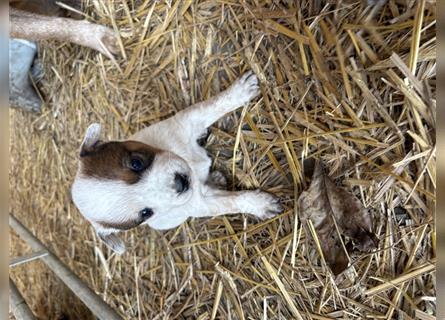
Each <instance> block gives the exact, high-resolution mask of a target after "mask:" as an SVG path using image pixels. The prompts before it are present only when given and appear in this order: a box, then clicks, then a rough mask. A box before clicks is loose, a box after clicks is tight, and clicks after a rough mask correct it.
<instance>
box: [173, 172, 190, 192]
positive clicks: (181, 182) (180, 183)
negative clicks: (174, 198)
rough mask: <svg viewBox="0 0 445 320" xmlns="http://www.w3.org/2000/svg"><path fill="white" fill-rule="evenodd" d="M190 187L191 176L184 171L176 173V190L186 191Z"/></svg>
mask: <svg viewBox="0 0 445 320" xmlns="http://www.w3.org/2000/svg"><path fill="white" fill-rule="evenodd" d="M189 187H190V181H189V177H188V176H187V175H185V174H182V173H175V190H176V191H177V192H178V193H184V192H186V191H187V190H188V189H189Z"/></svg>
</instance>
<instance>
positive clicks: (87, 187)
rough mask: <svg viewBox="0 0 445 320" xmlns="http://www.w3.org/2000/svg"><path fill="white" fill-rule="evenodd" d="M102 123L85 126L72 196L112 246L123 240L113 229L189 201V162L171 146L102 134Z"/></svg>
mask: <svg viewBox="0 0 445 320" xmlns="http://www.w3.org/2000/svg"><path fill="white" fill-rule="evenodd" d="M99 138H100V125H99V124H97V123H95V124H92V125H90V126H89V127H88V129H87V131H86V133H85V137H84V139H83V142H82V145H81V148H80V163H79V170H78V172H77V175H76V178H75V180H74V184H73V187H72V190H71V191H72V197H73V201H74V203H75V204H76V206H77V208H78V209H79V211H80V212H81V213H82V214H83V215H84V217H85V218H87V219H88V220H89V221H90V222H91V224H92V225H93V226H94V228H95V229H96V232H97V234H98V236H99V237H100V238H101V239H102V240H103V241H104V242H105V243H106V244H107V245H108V246H109V247H110V248H111V249H113V250H114V251H116V252H117V253H123V252H124V251H125V245H124V243H123V242H122V240H121V239H119V238H118V237H117V236H116V232H119V231H123V230H129V229H132V228H134V227H137V226H138V225H140V224H143V223H149V222H150V219H153V218H154V217H156V215H157V214H158V213H159V212H161V211H162V212H165V211H166V210H167V211H168V210H169V208H174V207H177V206H180V205H182V204H184V203H185V202H187V201H188V200H189V199H190V197H191V193H192V190H191V189H190V185H191V183H190V173H191V170H190V167H189V166H188V165H187V163H186V162H185V161H184V160H183V159H182V158H180V157H179V156H177V155H175V154H174V153H172V152H168V151H164V150H160V149H156V148H153V147H151V146H149V145H147V144H144V143H142V142H138V141H109V142H104V141H101V140H100V139H99Z"/></svg>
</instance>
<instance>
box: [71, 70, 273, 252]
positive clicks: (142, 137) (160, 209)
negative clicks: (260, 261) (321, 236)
mask: <svg viewBox="0 0 445 320" xmlns="http://www.w3.org/2000/svg"><path fill="white" fill-rule="evenodd" d="M258 89H259V88H258V80H257V78H256V76H255V75H253V74H252V73H246V74H245V75H244V76H243V77H241V78H240V79H238V80H237V81H236V82H235V83H234V84H233V85H232V86H231V87H229V88H228V89H227V90H226V91H224V92H222V93H220V94H219V95H217V96H216V97H214V98H212V99H211V100H208V101H205V102H201V103H198V104H196V105H194V106H191V107H189V108H187V109H185V110H183V111H181V112H179V113H177V114H176V115H175V116H173V117H171V118H169V119H167V120H165V121H162V122H159V123H156V124H154V125H152V126H149V127H147V128H144V129H143V130H141V131H139V132H138V133H136V134H135V135H133V136H132V137H130V138H129V140H136V141H140V142H143V143H145V144H148V145H150V146H152V147H155V148H158V149H161V150H164V151H163V152H162V153H161V154H159V155H157V156H156V157H155V160H154V162H153V164H152V166H151V168H150V170H148V172H146V173H144V175H143V177H142V179H141V180H140V181H139V182H137V183H136V184H133V185H127V184H126V183H124V182H121V181H114V180H99V179H94V178H90V177H88V178H87V177H84V176H82V175H81V174H80V173H78V175H77V176H76V179H75V182H74V185H73V188H72V195H73V200H74V202H75V204H76V205H77V207H78V208H79V210H80V211H81V213H82V214H83V215H84V216H85V217H86V218H87V219H88V220H89V221H91V222H92V224H93V226H95V227H96V230H97V231H98V233H99V235H101V238H102V239H103V240H104V241H105V242H106V243H107V244H108V245H110V247H112V248H113V249H114V250H115V251H117V252H119V253H122V252H123V251H124V250H125V246H124V245H123V243H120V242H119V239H118V238H116V237H114V236H113V237H112V238H111V240H110V241H108V239H107V237H109V236H110V235H111V234H113V233H114V232H117V231H119V230H115V229H110V228H108V229H104V228H102V227H100V226H99V225H98V224H97V223H96V222H97V221H109V222H120V221H125V220H128V219H131V218H134V219H136V218H137V215H138V212H139V211H140V210H141V209H143V208H145V207H149V208H152V210H153V212H154V215H153V216H152V217H151V218H149V219H148V220H146V221H145V222H144V224H148V225H149V226H150V227H152V228H154V229H170V228H174V227H176V226H178V225H180V224H181V223H183V222H184V221H185V220H186V219H187V218H188V217H212V216H217V215H222V214H230V213H249V214H253V215H256V216H257V217H259V218H268V217H271V216H273V215H275V214H277V213H279V212H280V211H281V205H280V204H279V202H278V200H277V198H275V197H273V196H272V195H270V194H268V193H265V192H261V191H259V190H255V191H238V192H230V191H226V190H219V189H217V188H215V187H214V186H213V185H211V184H209V183H207V181H208V179H209V169H210V165H211V159H210V158H209V157H208V155H207V153H206V151H205V150H204V149H203V148H202V147H200V146H199V145H198V144H197V142H196V140H197V139H198V138H200V137H201V136H202V135H203V133H204V132H205V130H206V128H207V127H209V126H210V125H211V124H212V123H214V122H215V121H217V120H218V119H219V118H221V117H222V116H224V115H225V114H226V113H228V112H231V111H233V110H235V109H237V108H238V107H240V106H242V105H243V104H245V103H248V102H249V101H250V100H251V99H252V98H254V97H255V96H256V95H257V94H258V92H259V90H258ZM98 128H99V129H98ZM98 130H100V126H98V125H92V126H90V127H89V128H88V130H87V134H86V137H85V139H84V143H87V144H88V145H93V144H94V143H95V141H97V140H98V139H99V132H98ZM79 172H80V170H79ZM175 172H184V173H187V174H188V175H189V176H190V178H191V184H190V189H189V190H188V191H187V192H185V193H183V194H178V193H177V192H175V190H174V189H173V186H172V182H173V177H174V173H175Z"/></svg>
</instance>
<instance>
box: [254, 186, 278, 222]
mask: <svg viewBox="0 0 445 320" xmlns="http://www.w3.org/2000/svg"><path fill="white" fill-rule="evenodd" d="M251 195H252V198H251V201H252V205H253V210H252V213H253V214H254V215H256V216H257V217H258V218H260V219H270V218H272V217H274V216H276V215H277V214H279V213H281V212H283V209H284V208H283V206H282V205H281V203H280V199H279V198H278V197H276V196H274V195H272V194H270V193H267V192H264V191H260V190H256V191H254V192H252V194H251Z"/></svg>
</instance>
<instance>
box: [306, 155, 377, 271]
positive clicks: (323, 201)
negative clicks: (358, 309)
mask: <svg viewBox="0 0 445 320" xmlns="http://www.w3.org/2000/svg"><path fill="white" fill-rule="evenodd" d="M298 202H299V205H300V212H301V213H300V216H301V220H302V221H303V223H304V224H305V225H307V223H306V222H307V221H308V220H311V221H312V224H313V225H314V228H315V231H316V232H317V237H318V240H319V242H320V246H321V249H322V252H323V256H324V258H325V261H326V263H327V264H328V265H329V267H330V268H331V270H332V272H333V273H334V274H335V275H337V274H339V273H341V272H342V271H343V270H345V269H346V267H347V265H348V257H347V255H346V252H345V249H344V248H343V245H342V243H341V239H340V234H343V235H345V236H346V237H348V238H350V239H351V240H352V241H353V243H354V246H355V247H356V248H357V249H359V250H360V251H367V250H370V249H373V248H376V245H377V238H376V237H375V235H374V234H373V233H372V229H373V226H372V225H373V222H372V218H371V215H370V214H369V213H368V211H367V210H365V208H364V207H363V206H362V204H361V202H360V201H359V200H358V199H357V198H356V197H354V196H353V195H352V194H351V193H349V192H348V191H347V190H345V189H344V188H341V187H338V186H336V185H335V184H334V183H333V182H332V180H331V179H330V178H329V177H328V176H327V175H326V174H325V173H324V170H323V168H322V166H321V164H320V163H319V162H317V163H316V164H315V167H314V173H313V175H312V182H311V185H310V186H309V189H308V190H306V191H304V192H303V193H301V195H300V198H299V199H298ZM336 225H337V226H336ZM337 228H338V230H337Z"/></svg>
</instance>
